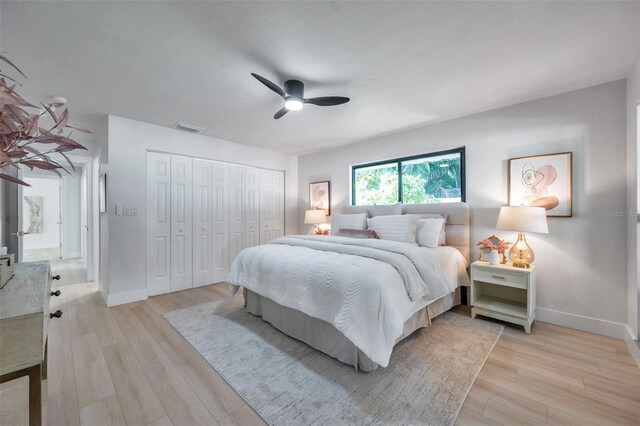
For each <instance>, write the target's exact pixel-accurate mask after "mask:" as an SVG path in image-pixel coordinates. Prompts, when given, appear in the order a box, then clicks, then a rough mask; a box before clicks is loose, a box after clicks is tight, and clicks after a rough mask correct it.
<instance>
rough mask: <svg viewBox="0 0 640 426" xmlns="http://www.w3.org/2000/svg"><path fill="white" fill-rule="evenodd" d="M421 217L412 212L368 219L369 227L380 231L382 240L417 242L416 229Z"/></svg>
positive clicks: (379, 234)
mask: <svg viewBox="0 0 640 426" xmlns="http://www.w3.org/2000/svg"><path fill="white" fill-rule="evenodd" d="M419 220H420V218H419V217H418V216H414V215H411V214H405V215H393V216H376V217H372V218H371V219H368V220H367V225H368V228H369V229H373V230H374V231H376V232H377V233H378V237H380V239H381V240H392V241H400V242H403V243H409V244H413V245H417V244H416V231H417V230H418V221H419Z"/></svg>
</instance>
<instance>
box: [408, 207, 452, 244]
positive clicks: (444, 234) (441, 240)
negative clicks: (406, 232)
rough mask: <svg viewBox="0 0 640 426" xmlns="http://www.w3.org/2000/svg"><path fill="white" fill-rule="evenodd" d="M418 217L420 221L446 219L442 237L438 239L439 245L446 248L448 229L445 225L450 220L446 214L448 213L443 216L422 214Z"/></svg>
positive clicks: (441, 233)
mask: <svg viewBox="0 0 640 426" xmlns="http://www.w3.org/2000/svg"><path fill="white" fill-rule="evenodd" d="M416 216H420V219H440V218H441V217H443V218H444V223H443V224H442V229H441V230H440V237H439V238H438V245H439V246H446V245H447V234H446V233H445V228H446V226H445V225H446V224H447V219H448V218H449V215H448V214H446V213H442V214H438V213H421V214H417V215H416ZM418 232H419V231H418Z"/></svg>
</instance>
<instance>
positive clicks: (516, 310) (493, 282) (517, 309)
mask: <svg viewBox="0 0 640 426" xmlns="http://www.w3.org/2000/svg"><path fill="white" fill-rule="evenodd" d="M470 304H471V306H472V308H471V317H472V318H475V317H476V315H483V316H486V317H491V318H495V319H499V320H502V321H507V322H510V323H513V324H519V325H522V326H524V331H525V332H526V333H527V334H529V333H530V332H531V324H532V323H533V321H534V320H535V316H536V267H535V265H531V268H515V267H513V266H511V264H505V265H491V264H489V263H488V262H480V261H476V262H473V263H472V264H471V303H470Z"/></svg>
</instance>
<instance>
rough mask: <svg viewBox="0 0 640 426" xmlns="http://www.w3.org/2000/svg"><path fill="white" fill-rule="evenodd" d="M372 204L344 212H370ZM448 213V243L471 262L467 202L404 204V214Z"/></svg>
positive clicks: (344, 208) (344, 209) (346, 209)
mask: <svg viewBox="0 0 640 426" xmlns="http://www.w3.org/2000/svg"><path fill="white" fill-rule="evenodd" d="M370 207H371V206H345V207H343V208H342V213H368V212H369V208H370ZM433 213H439V214H444V213H446V214H447V223H446V225H445V233H446V234H447V245H448V246H451V247H454V248H456V249H458V250H459V251H460V253H462V255H463V256H464V257H465V258H466V259H467V263H470V256H471V253H470V247H469V206H468V205H467V204H466V203H434V204H403V205H402V214H416V215H420V214H433Z"/></svg>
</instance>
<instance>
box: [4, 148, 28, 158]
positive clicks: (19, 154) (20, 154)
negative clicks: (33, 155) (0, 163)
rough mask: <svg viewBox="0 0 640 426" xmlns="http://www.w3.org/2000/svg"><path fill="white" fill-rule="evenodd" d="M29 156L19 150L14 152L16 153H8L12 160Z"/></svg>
mask: <svg viewBox="0 0 640 426" xmlns="http://www.w3.org/2000/svg"><path fill="white" fill-rule="evenodd" d="M27 154H28V153H27V151H22V150H19V149H16V150H14V151H9V152H7V155H8V156H9V157H10V158H22V157H24V156H25V155H27Z"/></svg>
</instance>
